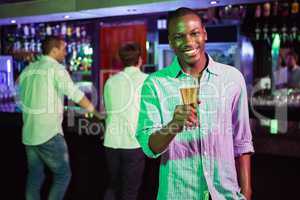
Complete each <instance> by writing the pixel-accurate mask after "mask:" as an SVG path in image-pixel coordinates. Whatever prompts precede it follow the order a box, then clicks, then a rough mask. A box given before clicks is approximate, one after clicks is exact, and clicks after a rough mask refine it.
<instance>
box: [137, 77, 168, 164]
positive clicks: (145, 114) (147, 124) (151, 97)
mask: <svg viewBox="0 0 300 200" xmlns="http://www.w3.org/2000/svg"><path fill="white" fill-rule="evenodd" d="M140 106H141V107H140V113H139V118H138V126H137V131H136V138H137V140H138V142H139V143H140V145H141V147H142V149H143V151H144V153H145V154H146V155H147V156H148V157H151V158H157V157H158V156H160V155H161V153H160V154H155V153H154V152H153V151H152V150H151V148H150V146H149V138H150V136H151V134H153V133H154V132H155V131H158V130H160V129H161V128H162V123H161V112H160V104H159V100H158V96H157V92H156V90H155V86H154V84H153V81H152V80H151V78H148V79H146V81H145V82H144V85H143V88H142V93H141V104H140Z"/></svg>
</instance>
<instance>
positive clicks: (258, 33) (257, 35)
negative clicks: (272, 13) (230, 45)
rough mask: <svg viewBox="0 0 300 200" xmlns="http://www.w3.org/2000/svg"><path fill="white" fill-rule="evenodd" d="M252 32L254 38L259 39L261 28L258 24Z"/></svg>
mask: <svg viewBox="0 0 300 200" xmlns="http://www.w3.org/2000/svg"><path fill="white" fill-rule="evenodd" d="M254 32H255V40H260V33H261V30H260V27H259V24H256V28H255V30H254Z"/></svg>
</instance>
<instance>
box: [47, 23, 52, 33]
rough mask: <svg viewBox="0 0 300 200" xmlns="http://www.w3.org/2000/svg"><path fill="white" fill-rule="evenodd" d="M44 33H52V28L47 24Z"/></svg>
mask: <svg viewBox="0 0 300 200" xmlns="http://www.w3.org/2000/svg"><path fill="white" fill-rule="evenodd" d="M46 34H47V35H52V28H51V26H50V25H49V24H48V25H47V26H46Z"/></svg>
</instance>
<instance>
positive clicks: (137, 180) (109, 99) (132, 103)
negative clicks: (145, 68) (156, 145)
mask: <svg viewBox="0 0 300 200" xmlns="http://www.w3.org/2000/svg"><path fill="white" fill-rule="evenodd" d="M119 56H120V59H121V61H122V63H123V65H124V66H125V68H124V70H123V71H121V72H119V73H118V74H116V75H114V76H112V77H110V78H109V79H108V80H107V82H106V83H105V87H104V104H105V110H106V114H107V118H106V131H105V137H104V146H105V154H106V158H107V166H108V171H109V185H108V188H107V190H106V193H105V197H104V199H105V200H113V199H116V200H125V199H126V200H135V199H137V196H138V190H139V187H140V185H141V181H142V176H143V171H144V165H145V156H144V153H143V152H142V150H141V147H140V145H139V143H138V141H137V140H136V138H135V132H136V128H137V120H138V115H139V110H140V94H141V87H142V85H143V82H144V80H145V79H146V77H147V75H146V74H144V73H143V72H141V70H140V68H141V66H142V58H141V48H140V46H139V45H138V44H137V43H128V44H125V45H124V46H122V47H121V48H120V49H119Z"/></svg>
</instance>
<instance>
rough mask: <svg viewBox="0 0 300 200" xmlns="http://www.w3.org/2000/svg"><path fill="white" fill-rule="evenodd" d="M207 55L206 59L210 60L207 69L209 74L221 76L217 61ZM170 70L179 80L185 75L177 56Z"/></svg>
mask: <svg viewBox="0 0 300 200" xmlns="http://www.w3.org/2000/svg"><path fill="white" fill-rule="evenodd" d="M205 55H206V58H208V63H207V67H206V69H205V70H207V72H209V73H212V74H215V75H219V74H220V70H219V67H218V65H216V63H215V61H214V60H213V59H212V58H211V57H210V56H209V55H208V54H207V53H205ZM170 69H171V71H170V75H171V76H172V77H174V78H178V77H179V76H180V75H181V74H182V73H184V72H183V71H182V68H181V66H180V64H179V62H178V58H177V56H176V57H175V58H174V59H173V62H172V64H171V68H170Z"/></svg>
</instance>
